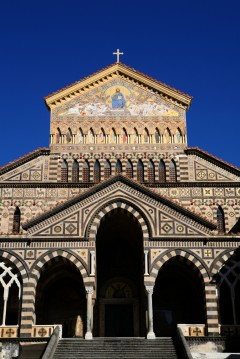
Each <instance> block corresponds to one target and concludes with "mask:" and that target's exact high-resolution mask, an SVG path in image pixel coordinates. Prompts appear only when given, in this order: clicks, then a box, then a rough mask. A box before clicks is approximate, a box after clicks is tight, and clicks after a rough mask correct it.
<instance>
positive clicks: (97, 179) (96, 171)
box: [93, 160, 101, 183]
mask: <svg viewBox="0 0 240 359" xmlns="http://www.w3.org/2000/svg"><path fill="white" fill-rule="evenodd" d="M100 179H101V173H100V163H99V161H98V160H96V161H95V163H94V170H93V180H94V182H95V183H98V182H100Z"/></svg>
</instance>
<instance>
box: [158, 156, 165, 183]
mask: <svg viewBox="0 0 240 359" xmlns="http://www.w3.org/2000/svg"><path fill="white" fill-rule="evenodd" d="M158 177H159V182H166V166H165V163H164V162H163V160H161V161H160V162H159V166H158Z"/></svg>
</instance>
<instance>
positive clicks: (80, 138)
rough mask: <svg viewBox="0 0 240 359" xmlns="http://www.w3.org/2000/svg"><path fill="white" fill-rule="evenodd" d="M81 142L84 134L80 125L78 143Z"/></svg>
mask: <svg viewBox="0 0 240 359" xmlns="http://www.w3.org/2000/svg"><path fill="white" fill-rule="evenodd" d="M83 142H84V134H83V130H82V128H81V127H80V128H79V131H78V143H79V144H82V143H83Z"/></svg>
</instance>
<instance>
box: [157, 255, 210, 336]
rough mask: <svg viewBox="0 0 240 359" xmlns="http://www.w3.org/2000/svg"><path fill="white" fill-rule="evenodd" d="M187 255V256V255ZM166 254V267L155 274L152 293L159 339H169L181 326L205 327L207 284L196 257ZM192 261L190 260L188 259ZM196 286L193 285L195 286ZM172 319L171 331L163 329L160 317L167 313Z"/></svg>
mask: <svg viewBox="0 0 240 359" xmlns="http://www.w3.org/2000/svg"><path fill="white" fill-rule="evenodd" d="M186 254H187V253H186ZM170 255H171V254H170V253H168V254H166V252H165V253H164V256H163V257H162V259H163V263H162V265H161V267H160V268H159V270H158V271H157V273H156V277H155V278H156V279H155V283H154V290H153V312H154V313H153V320H154V332H155V334H156V336H162V335H164V333H165V335H166V332H165V331H166V330H167V332H168V331H170V332H171V330H173V331H175V328H173V327H175V325H176V326H177V324H179V323H189V324H190V323H195V324H197V323H204V324H206V304H205V295H206V292H205V280H204V275H206V273H205V272H204V273H202V272H201V270H200V268H202V265H201V264H200V266H196V260H195V263H194V259H195V258H194V257H193V255H189V254H188V255H185V253H181V251H180V250H176V255H175V256H171V257H170ZM189 257H190V258H189ZM193 283H194V285H193ZM166 309H167V310H168V315H169V317H170V318H171V316H172V319H173V317H174V320H172V323H175V325H174V324H172V326H171V328H170V327H169V326H168V325H167V326H166V327H164V326H162V325H161V320H159V319H160V318H161V315H163V313H164V311H165V310H166Z"/></svg>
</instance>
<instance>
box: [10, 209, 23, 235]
mask: <svg viewBox="0 0 240 359" xmlns="http://www.w3.org/2000/svg"><path fill="white" fill-rule="evenodd" d="M20 222H21V211H20V209H19V207H16V209H15V211H14V214H13V229H12V231H13V233H20Z"/></svg>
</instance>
